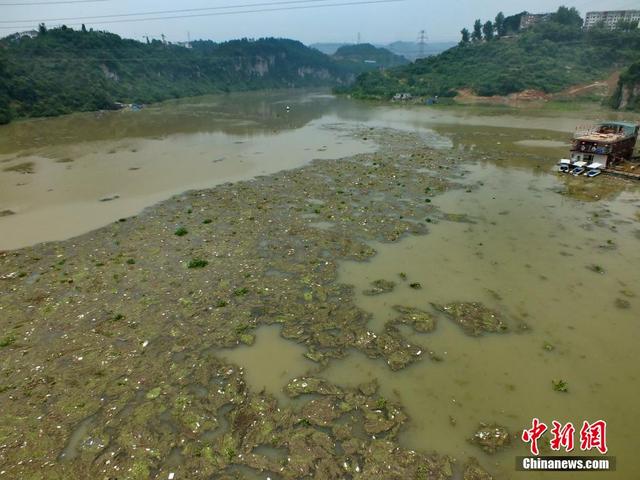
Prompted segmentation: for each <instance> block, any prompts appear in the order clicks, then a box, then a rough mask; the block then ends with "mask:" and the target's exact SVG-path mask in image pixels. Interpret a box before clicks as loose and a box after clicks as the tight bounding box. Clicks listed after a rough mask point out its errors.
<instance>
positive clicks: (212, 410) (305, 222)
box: [0, 128, 489, 479]
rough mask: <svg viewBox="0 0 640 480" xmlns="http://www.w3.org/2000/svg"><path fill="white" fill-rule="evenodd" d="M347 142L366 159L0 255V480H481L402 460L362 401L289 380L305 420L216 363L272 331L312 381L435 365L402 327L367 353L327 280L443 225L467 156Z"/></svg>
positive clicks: (349, 305) (374, 411) (395, 417)
mask: <svg viewBox="0 0 640 480" xmlns="http://www.w3.org/2000/svg"><path fill="white" fill-rule="evenodd" d="M354 134H355V135H357V136H358V137H360V138H362V139H367V140H368V141H375V142H377V143H378V144H379V146H380V148H379V150H378V151H377V152H376V153H366V154H359V155H355V156H353V157H347V158H342V159H338V160H321V161H314V162H312V163H311V164H310V165H308V166H305V167H302V168H299V169H296V170H290V171H283V172H279V173H277V174H273V175H270V176H263V177H258V178H256V179H254V180H251V181H243V182H238V183H235V184H225V185H222V186H219V187H216V188H213V189H209V190H199V191H191V192H187V193H184V194H182V195H179V196H176V197H174V198H172V199H171V200H168V201H165V202H162V203H161V204H158V205H156V206H154V207H151V208H148V209H146V210H145V211H144V212H143V213H142V214H141V215H139V216H137V217H132V218H127V219H124V218H123V219H121V220H120V221H118V222H116V223H114V224H111V225H109V226H107V227H105V228H102V229H100V230H97V231H94V232H91V233H89V234H86V235H83V236H81V237H77V238H73V239H71V240H68V241H63V242H58V243H48V244H42V245H38V246H35V247H30V248H25V249H22V250H19V251H15V252H6V253H4V254H2V256H1V257H0V276H1V277H2V280H0V289H1V290H2V296H1V298H0V318H1V320H0V321H1V322H2V324H1V329H2V330H1V331H2V345H3V347H2V353H3V357H4V361H3V362H2V384H1V389H0V390H1V393H0V404H1V405H2V407H3V410H4V421H3V424H2V426H1V427H0V437H1V439H2V440H1V442H0V443H1V446H0V464H1V465H2V467H1V470H2V471H3V472H5V474H6V475H8V476H9V477H10V478H45V477H46V478H53V477H56V478H63V477H64V478H140V479H142V478H167V476H168V475H169V474H170V473H175V475H176V478H243V477H245V476H249V477H248V478H250V475H252V472H253V473H256V472H261V471H264V472H270V473H269V475H270V476H271V478H301V477H304V476H313V477H314V478H443V479H444V478H450V477H451V475H453V472H454V471H458V472H462V470H466V472H467V475H466V476H465V478H474V479H475V478H477V479H480V478H489V477H488V476H487V474H485V473H484V472H483V470H482V469H481V468H480V467H479V466H478V465H477V463H475V461H473V460H468V461H466V460H464V459H460V460H459V461H458V462H454V460H453V459H451V458H449V457H446V456H440V455H437V454H431V455H427V454H426V453H417V452H414V451H408V450H405V449H402V448H400V447H399V445H398V443H397V441H396V440H397V434H398V432H399V431H400V429H401V428H402V426H403V424H405V422H407V421H410V420H409V419H407V417H406V415H404V414H403V413H402V406H401V405H396V404H393V403H392V402H387V401H386V400H385V399H383V398H382V397H380V396H379V395H378V394H377V393H376V392H377V388H376V386H375V385H362V386H361V387H359V388H357V389H351V390H345V389H340V388H339V387H337V386H333V385H322V384H320V383H321V382H318V381H316V380H314V379H313V378H310V379H309V380H307V381H304V382H302V383H301V382H300V379H299V378H298V379H295V380H294V379H291V382H292V383H290V384H289V388H288V389H287V393H288V394H289V395H290V396H298V395H301V394H304V395H303V401H302V405H300V404H299V403H297V404H296V405H295V406H294V405H278V403H277V402H276V400H275V399H274V398H273V397H272V396H270V395H269V394H267V393H266V392H255V391H251V390H250V389H249V388H248V386H247V385H246V383H245V381H244V379H243V372H242V371H241V369H239V368H238V367H236V366H234V365H229V364H225V362H223V361H222V360H220V358H221V357H223V356H224V354H223V351H222V350H221V349H223V348H225V347H227V348H228V347H233V346H235V345H239V344H251V343H252V342H253V341H254V338H255V337H254V332H255V330H256V328H258V327H259V326H261V325H273V324H278V325H281V335H282V336H283V337H284V338H286V339H288V340H290V341H293V342H297V343H299V344H302V345H304V346H305V347H306V349H307V353H306V356H307V357H308V358H309V359H311V360H312V361H314V362H316V363H317V364H318V366H322V365H323V364H324V363H325V362H326V361H327V360H329V359H333V358H341V357H343V356H345V355H346V354H347V352H348V351H349V350H350V349H356V350H359V351H361V352H363V353H365V354H366V355H367V356H369V357H370V358H382V359H383V360H385V361H386V362H387V364H388V365H389V366H390V367H391V368H393V369H401V368H404V367H406V366H407V365H409V364H411V363H412V362H415V361H427V362H428V361H432V360H430V359H429V358H424V356H423V355H422V352H421V351H420V349H419V347H418V346H414V345H411V344H410V343H409V342H408V341H407V340H406V339H405V338H404V337H403V335H402V333H401V332H400V330H398V329H396V328H390V329H389V330H388V331H387V332H385V334H384V335H381V336H379V337H378V336H376V335H372V333H371V332H369V331H368V330H367V326H366V324H367V321H368V315H367V314H366V313H365V312H363V311H361V310H359V309H358V308H357V307H356V306H355V304H354V303H353V292H352V289H351V288H350V287H348V286H345V285H340V284H338V283H336V265H337V262H338V261H339V260H345V259H352V260H360V261H365V260H366V259H368V258H370V257H371V256H372V255H374V254H375V251H373V249H372V248H371V247H370V246H369V245H368V244H367V243H366V242H368V241H371V240H377V241H383V242H395V241H398V240H399V239H401V238H403V237H405V236H407V235H422V234H426V233H428V231H429V228H430V224H432V223H436V222H437V221H438V218H439V216H440V215H441V213H440V212H438V210H437V209H436V208H435V207H434V206H433V204H432V203H431V199H432V198H433V197H434V196H436V195H438V193H440V192H444V191H446V190H449V189H451V188H456V184H455V181H454V180H453V177H454V176H455V175H456V174H457V172H458V164H459V162H461V161H462V160H463V158H462V157H461V155H464V154H460V153H456V152H452V151H447V152H442V151H434V150H431V149H429V148H428V147H427V143H426V141H425V139H423V138H421V136H420V135H418V134H414V133H408V132H398V131H391V130H383V129H369V128H368V129H366V130H361V131H358V132H354ZM319 222H324V223H325V224H329V227H330V228H319V227H318V225H316V224H317V223H319ZM325 226H326V225H325ZM406 313H407V312H406V311H405V314H406ZM409 313H412V312H409ZM301 385H304V386H301ZM261 448H272V449H277V450H278V451H280V452H284V453H283V454H282V455H280V456H275V457H274V456H273V455H271V456H269V455H263V454H260V453H257V452H260V451H261V450H260V449H261Z"/></svg>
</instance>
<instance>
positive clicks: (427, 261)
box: [0, 92, 640, 479]
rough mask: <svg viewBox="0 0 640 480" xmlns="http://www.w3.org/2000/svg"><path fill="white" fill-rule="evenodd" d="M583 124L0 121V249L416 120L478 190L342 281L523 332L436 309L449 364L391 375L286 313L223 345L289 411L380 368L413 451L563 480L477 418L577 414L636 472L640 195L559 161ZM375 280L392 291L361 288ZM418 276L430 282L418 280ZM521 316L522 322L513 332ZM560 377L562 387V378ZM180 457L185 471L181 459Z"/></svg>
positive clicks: (165, 115) (383, 115) (171, 106)
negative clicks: (524, 468) (474, 306)
mask: <svg viewBox="0 0 640 480" xmlns="http://www.w3.org/2000/svg"><path fill="white" fill-rule="evenodd" d="M287 106H289V107H290V108H289V109H287V108H286V107H287ZM602 114H603V113H601V112H596V113H594V114H593V118H597V116H598V115H602ZM584 120H585V119H584V118H582V117H578V115H575V118H574V116H572V115H571V114H562V115H542V114H540V115H536V114H533V113H531V112H529V113H528V114H527V115H523V114H518V113H517V112H514V111H511V110H507V111H503V110H500V109H497V110H487V111H485V112H483V111H482V110H473V109H468V110H465V109H455V108H454V109H450V110H443V109H426V108H415V107H414V108H407V109H402V108H392V107H380V106H372V105H367V104H362V103H356V102H351V101H349V100H347V99H336V98H334V97H331V96H330V95H325V94H322V93H313V92H312V93H310V92H275V93H269V94H264V93H262V94H250V95H229V96H224V97H203V98H200V99H189V100H182V101H176V102H169V103H166V104H163V105H160V106H153V107H150V108H148V109H145V110H143V111H142V112H139V113H133V112H111V113H105V114H82V115H72V116H68V117H63V118H59V119H49V120H35V121H25V122H17V123H15V124H12V125H9V126H6V127H2V128H0V162H1V163H0V211H12V212H14V214H11V215H5V216H2V217H0V249H12V248H18V247H22V246H26V245H32V244H35V243H38V242H41V241H45V240H55V239H64V238H68V237H71V236H74V235H77V234H80V233H83V232H86V231H89V230H91V229H93V228H96V227H99V226H101V225H105V224H107V223H109V222H111V221H113V220H115V219H117V218H120V217H126V216H128V215H131V214H134V213H136V212H138V211H140V210H141V209H143V208H144V207H146V206H149V205H151V204H154V203H156V202H158V201H159V200H162V199H165V198H168V197H170V196H171V195H173V194H175V193H178V192H182V191H184V190H187V189H193V188H204V187H210V186H214V185H216V184H219V183H223V182H227V181H236V180H240V179H246V178H251V177H253V176H256V175H260V174H265V173H272V172H275V171H278V170H282V169H287V168H293V167H297V166H300V165H304V164H305V163H307V162H309V161H310V160H312V159H314V158H338V157H341V156H347V155H352V154H354V153H357V152H370V151H373V150H374V149H375V148H376V146H375V145H374V144H372V143H371V142H370V141H369V140H368V139H366V137H360V138H357V139H356V138H352V137H351V136H349V135H345V134H343V133H342V131H341V128H342V126H344V127H346V126H351V127H352V126H360V127H362V126H370V127H372V128H374V127H391V128H397V129H403V130H407V129H408V130H412V131H413V130H415V131H418V132H420V133H421V134H422V135H425V136H427V137H428V138H429V139H430V142H431V143H432V145H433V146H434V147H436V148H439V149H441V151H443V152H445V151H451V149H453V150H456V149H459V150H465V151H470V152H472V153H473V152H476V153H477V161H476V162H475V163H470V164H468V165H465V166H464V167H463V169H462V172H463V173H462V174H460V175H459V176H458V177H457V178H456V179H455V180H456V181H458V182H462V183H463V184H464V186H465V187H464V188H462V189H457V190H452V191H450V192H447V193H444V194H441V195H437V196H435V197H434V198H433V203H434V204H435V205H436V206H437V207H439V209H440V210H441V211H442V212H445V213H448V214H451V215H449V216H448V217H445V218H444V219H439V220H436V219H434V221H433V222H432V223H431V225H430V233H429V235H426V236H413V237H409V238H405V239H403V240H402V241H400V242H398V243H394V244H387V243H385V244H382V243H372V244H371V246H372V247H373V248H374V249H375V250H376V251H377V254H376V256H375V257H374V258H373V259H372V260H370V261H368V262H364V263H363V262H358V263H355V262H342V263H341V265H340V269H339V278H338V281H339V282H342V283H345V284H348V285H353V286H354V289H355V290H354V291H355V292H356V303H357V305H358V306H359V307H360V308H361V309H363V310H364V311H366V312H368V313H370V314H371V315H372V319H371V321H370V323H369V325H368V328H369V329H370V330H371V331H372V332H380V331H381V330H382V329H383V326H384V324H385V322H387V321H388V320H390V319H392V318H393V316H394V312H393V309H392V307H393V306H394V305H404V306H411V307H417V308H421V309H424V310H427V311H432V312H433V307H432V304H446V303H450V302H482V303H483V304H485V305H487V306H488V307H490V308H493V309H495V310H497V311H500V312H503V313H504V315H505V316H506V318H507V320H508V323H509V326H510V327H511V331H510V332H509V333H506V334H504V335H485V336H482V337H480V338H472V337H469V336H466V335H465V334H464V333H463V331H462V330H461V329H460V328H459V327H458V326H457V325H455V324H453V323H452V322H450V321H449V320H447V319H446V318H443V317H438V325H437V328H436V330H435V331H434V332H433V333H429V334H417V333H413V332H412V331H411V330H408V329H406V330H403V333H404V334H405V336H406V337H407V338H408V339H409V340H410V341H411V342H412V343H414V344H418V345H420V346H421V347H422V348H423V349H424V351H425V353H427V352H428V353H429V355H430V356H432V357H437V358H438V359H440V360H441V361H433V360H430V359H429V358H428V357H427V355H425V356H424V358H423V359H422V360H421V361H419V362H417V363H416V364H414V365H411V366H409V367H407V368H406V369H403V370H401V371H397V372H393V371H391V370H390V369H389V368H388V367H387V365H386V364H385V363H384V362H383V361H382V360H372V359H369V358H367V357H366V356H364V354H362V353H358V352H355V351H353V352H350V353H349V354H348V355H347V357H346V358H344V359H340V360H331V361H329V363H328V365H326V367H319V366H318V365H317V364H314V363H313V362H311V361H310V360H308V359H306V358H305V357H304V356H303V355H304V353H305V352H306V351H307V349H306V348H305V347H302V346H301V345H298V344H296V343H294V342H292V341H289V340H285V339H283V338H282V337H281V335H280V327H278V326H268V327H261V328H260V329H258V330H257V332H256V338H255V342H254V343H253V345H251V346H239V347H236V348H233V349H219V350H218V351H217V352H216V354H217V355H218V356H220V357H221V358H225V359H227V360H229V361H231V362H233V363H236V364H238V365H239V366H241V367H242V368H243V375H244V378H245V380H246V381H247V382H248V384H249V385H250V386H251V388H252V389H253V390H254V391H260V390H262V389H264V390H265V391H267V392H268V393H270V394H272V395H274V396H275V397H276V398H277V399H278V400H279V402H281V403H283V404H286V403H287V402H290V400H289V399H288V398H287V397H286V396H285V395H284V393H283V391H282V389H283V387H284V386H285V385H286V384H287V383H288V382H289V380H291V378H294V377H298V376H301V375H303V374H305V373H306V372H314V373H315V374H317V375H319V376H322V377H324V378H326V379H328V380H330V381H331V382H333V383H336V384H338V385H342V386H355V385H357V384H360V383H362V382H363V381H367V380H371V379H377V380H378V382H379V384H380V394H381V395H383V396H384V397H385V398H388V399H391V400H394V401H397V402H399V404H401V405H402V406H403V408H404V409H405V411H406V413H407V414H408V415H409V417H410V420H409V422H408V424H407V425H406V427H405V428H404V429H403V431H402V432H401V434H400V443H401V444H402V445H403V446H404V447H406V448H410V449H416V450H421V451H427V452H428V451H437V452H439V453H443V454H449V455H452V456H454V457H456V458H460V459H463V458H466V457H469V456H475V457H478V458H479V459H480V462H481V464H482V465H483V466H485V467H486V468H487V469H488V470H489V471H490V472H491V473H492V474H494V475H495V476H496V478H500V479H502V478H505V479H506V478H551V477H550V476H549V475H548V474H547V475H541V474H534V473H522V474H516V472H514V462H515V456H516V455H524V454H525V453H526V449H525V447H524V445H522V443H521V442H520V441H519V440H517V439H515V440H514V441H513V444H514V446H513V447H510V448H508V449H506V450H503V451H501V452H499V453H498V454H496V455H487V454H485V453H483V452H482V451H481V450H480V449H478V448H477V447H476V446H474V445H471V444H470V443H469V442H468V438H470V437H471V436H472V435H473V433H474V432H475V430H476V428H477V427H478V424H479V423H480V422H486V423H492V422H497V423H499V424H501V425H504V426H506V427H507V428H508V429H509V430H510V431H511V432H513V433H516V434H518V433H519V432H521V431H522V429H523V428H525V427H527V426H530V423H531V419H532V418H533V417H538V418H540V419H541V420H542V421H545V422H546V423H548V424H550V423H551V421H552V420H559V421H561V422H563V423H564V422H567V421H572V422H573V423H574V424H576V425H580V424H581V423H582V421H583V420H589V421H595V420H598V419H604V420H606V421H607V422H608V428H609V429H608V443H609V449H610V452H609V454H610V455H613V456H616V457H617V463H618V470H617V472H615V473H611V474H608V475H607V476H608V477H609V478H621V479H626V478H634V475H635V474H636V472H637V471H638V470H639V469H640V463H639V462H638V459H637V455H636V452H635V449H636V448H635V447H636V445H637V441H636V432H637V431H638V429H639V428H640V410H638V408H637V397H638V394H640V389H639V387H638V385H639V383H638V380H639V379H638V369H637V362H636V361H635V351H636V349H637V345H638V342H639V341H640V324H639V323H638V318H640V269H638V268H637V266H640V249H638V246H639V245H640V214H639V212H640V190H639V189H638V186H637V185H634V184H630V183H625V182H610V181H609V180H608V179H604V178H601V179H595V180H593V181H591V182H592V183H590V184H585V183H584V182H587V180H583V179H573V178H567V177H562V176H559V175H558V174H557V173H555V172H554V169H553V163H554V162H555V161H556V160H557V158H559V157H560V156H563V154H564V153H566V149H565V145H566V141H567V137H568V135H569V134H570V132H571V131H572V130H573V128H574V127H575V126H576V125H578V124H580V123H581V122H584ZM489 153H490V155H489ZM25 162H33V172H34V173H24V172H21V171H4V169H5V168H10V167H12V166H15V165H18V164H21V163H25ZM100 200H105V201H100ZM315 226H316V227H317V229H318V230H324V229H331V228H332V223H330V222H317V223H316V224H315ZM401 273H402V274H403V276H401V275H400V274H401ZM405 276H406V280H403V277H405ZM378 279H386V280H392V281H394V282H396V283H397V286H396V288H395V289H394V290H393V291H392V292H390V293H386V294H382V295H378V296H367V295H364V294H363V293H362V292H363V291H365V290H366V289H368V288H369V287H370V283H371V282H373V281H375V280H378ZM415 282H418V283H420V285H421V287H422V288H421V289H414V288H410V287H409V284H410V283H415ZM522 324H526V325H527V326H528V329H527V330H526V331H519V329H518V326H519V325H522ZM545 347H546V348H545ZM557 379H563V380H565V381H566V382H567V385H568V392H566V393H563V392H556V391H554V390H553V388H552V381H553V380H557ZM203 394H206V392H203ZM91 422H93V418H92V417H89V418H88V419H87V420H85V421H83V422H81V423H80V425H79V426H78V427H77V429H76V430H75V431H74V433H73V434H72V435H71V437H70V438H69V439H68V443H67V444H66V446H65V447H64V451H63V452H62V454H63V455H64V457H66V458H67V460H69V461H72V460H73V459H74V458H75V457H76V456H77V451H78V449H80V448H82V445H84V444H85V443H86V442H87V440H86V438H85V437H86V431H87V430H88V429H89V428H90V427H91ZM574 453H575V452H574ZM172 462H173V463H175V464H176V465H178V464H179V463H180V462H181V460H180V455H177V454H176V455H175V458H173V459H172ZM234 468H237V469H238V472H239V474H241V475H249V473H247V472H244V471H243V470H242V467H234ZM596 476H599V475H597V474H580V475H579V476H577V475H576V476H575V477H576V478H595V477H596ZM256 478H265V477H264V475H263V476H257V477H256ZM563 478H574V476H572V475H571V474H565V475H563Z"/></svg>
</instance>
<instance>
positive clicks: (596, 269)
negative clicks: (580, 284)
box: [587, 264, 604, 273]
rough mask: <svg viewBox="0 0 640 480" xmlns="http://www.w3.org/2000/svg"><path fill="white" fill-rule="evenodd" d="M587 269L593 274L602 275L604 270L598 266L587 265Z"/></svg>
mask: <svg viewBox="0 0 640 480" xmlns="http://www.w3.org/2000/svg"><path fill="white" fill-rule="evenodd" d="M587 268H588V269H589V270H591V271H592V272H594V273H604V268H602V267H601V266H600V265H595V264H592V265H587Z"/></svg>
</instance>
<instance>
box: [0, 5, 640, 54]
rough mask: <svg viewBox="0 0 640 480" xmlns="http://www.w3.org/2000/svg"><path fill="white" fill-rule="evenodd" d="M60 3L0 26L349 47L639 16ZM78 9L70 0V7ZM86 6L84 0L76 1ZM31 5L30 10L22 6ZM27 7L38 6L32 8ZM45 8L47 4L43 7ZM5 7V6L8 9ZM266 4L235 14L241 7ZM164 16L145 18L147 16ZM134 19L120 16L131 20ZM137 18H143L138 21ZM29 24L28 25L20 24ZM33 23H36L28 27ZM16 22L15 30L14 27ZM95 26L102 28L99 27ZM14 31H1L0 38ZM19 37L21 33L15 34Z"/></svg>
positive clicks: (9, 9)
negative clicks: (578, 18)
mask: <svg viewBox="0 0 640 480" xmlns="http://www.w3.org/2000/svg"><path fill="white" fill-rule="evenodd" d="M55 1H60V0H0V22H1V23H0V26H2V27H17V26H27V25H33V26H35V25H36V24H37V22H38V21H46V20H49V19H56V18H65V19H66V18H69V17H83V19H85V23H86V24H87V26H88V27H89V26H91V27H93V28H96V29H101V30H109V31H112V32H115V33H118V34H120V35H122V36H124V37H128V38H137V39H141V38H142V36H143V35H149V36H151V37H160V35H161V34H163V33H164V34H165V35H166V38H167V39H168V40H170V41H181V40H186V39H187V35H188V33H189V34H190V35H191V39H197V38H207V39H212V40H216V41H220V40H228V39H232V38H240V37H251V38H253V37H263V36H277V37H289V38H295V39H298V40H301V41H303V42H305V43H313V42H355V41H356V40H357V38H358V33H360V38H361V39H362V41H363V42H371V43H386V42H391V41H394V40H416V39H417V37H418V32H419V31H420V30H422V29H424V30H426V32H427V35H428V39H429V41H431V42H437V41H447V40H458V38H459V31H460V29H461V28H462V27H465V26H466V27H470V26H471V25H472V24H473V21H474V19H476V18H481V19H483V21H484V20H488V19H493V18H494V17H495V14H496V13H497V12H498V11H500V10H502V11H503V12H504V13H505V15H511V14H514V13H518V12H521V11H523V10H528V11H531V12H545V11H553V10H556V9H557V8H558V6H560V5H563V4H566V5H568V6H575V7H576V8H577V9H578V10H579V11H580V12H581V13H582V14H584V13H585V12H586V11H589V10H602V9H608V10H614V9H629V8H638V9H640V0H636V1H629V0H574V1H572V2H559V1H555V0H526V1H525V0H512V1H506V0H489V1H472V0H445V1H443V0H439V1H431V0H402V1H399V2H395V3H378V4H361V5H350V6H337V7H336V6H334V7H329V6H325V7H323V8H305V9H298V10H280V11H272V12H254V13H245V14H238V15H219V13H221V12H229V11H239V10H256V9H265V8H270V9H273V8H290V7H301V6H305V7H307V6H317V5H321V4H327V5H329V4H331V5H335V4H344V3H354V2H363V1H366V0H302V1H301V0H181V1H171V0H136V1H126V0H98V1H96V2H92V3H82V2H78V3H67V4H55V5H52V4H51V3H53V2H55ZM75 1H76V2H77V0H75ZM83 1H86V0H83ZM29 3H31V5H27V4H29ZM33 3H41V4H39V5H34V4H33ZM45 3H50V4H48V5H42V4H45ZM9 4H12V5H9ZM260 4H263V5H264V4H272V5H270V6H253V7H244V8H240V7H239V6H241V5H260ZM220 7H235V8H231V9H224V8H223V9H218V10H209V11H206V12H202V11H196V12H185V13H176V14H174V15H200V14H207V13H216V16H201V17H191V18H173V19H165V20H146V21H141V22H131V23H112V22H110V21H109V20H90V19H86V17H89V16H97V15H117V14H130V13H144V12H154V11H155V12H157V11H164V10H178V9H198V8H220ZM149 16H150V17H159V16H163V15H158V14H156V15H147V17H149ZM132 18H136V17H124V18H121V20H123V19H127V20H129V19H132ZM138 18H144V16H141V17H138ZM21 20H29V21H28V22H20V21H21ZM34 20H35V22H34ZM14 22H15V23H14ZM79 22H82V20H66V21H49V22H47V24H48V25H50V26H53V25H56V24H61V23H66V24H68V25H72V24H74V23H79ZM100 22H102V23H100ZM17 30H20V28H15V29H13V30H11V29H2V30H0V36H4V35H5V34H9V33H12V31H17ZM21 30H25V28H22V29H21Z"/></svg>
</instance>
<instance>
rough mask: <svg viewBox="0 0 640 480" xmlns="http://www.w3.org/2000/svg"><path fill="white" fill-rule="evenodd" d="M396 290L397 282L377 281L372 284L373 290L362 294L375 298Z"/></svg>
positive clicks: (370, 289)
mask: <svg viewBox="0 0 640 480" xmlns="http://www.w3.org/2000/svg"><path fill="white" fill-rule="evenodd" d="M394 288H396V282H392V281H391V280H376V281H374V282H371V288H369V289H367V290H365V291H364V292H362V294H363V295H368V296H374V295H382V294H383V293H389V292H392V291H393V289H394Z"/></svg>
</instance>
